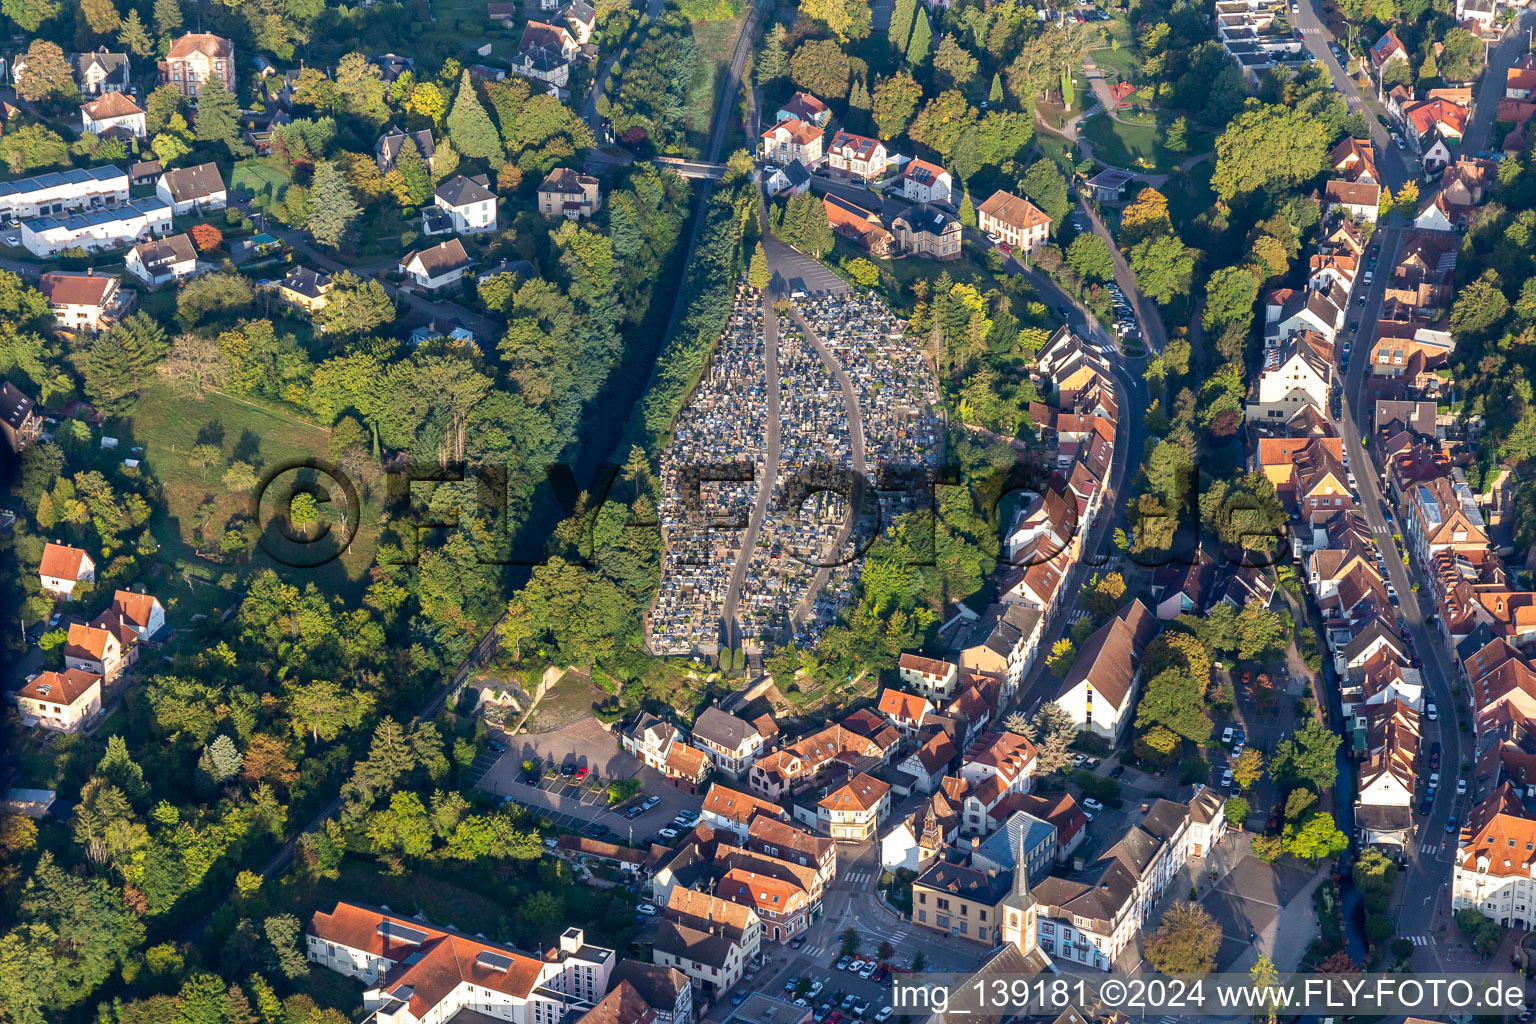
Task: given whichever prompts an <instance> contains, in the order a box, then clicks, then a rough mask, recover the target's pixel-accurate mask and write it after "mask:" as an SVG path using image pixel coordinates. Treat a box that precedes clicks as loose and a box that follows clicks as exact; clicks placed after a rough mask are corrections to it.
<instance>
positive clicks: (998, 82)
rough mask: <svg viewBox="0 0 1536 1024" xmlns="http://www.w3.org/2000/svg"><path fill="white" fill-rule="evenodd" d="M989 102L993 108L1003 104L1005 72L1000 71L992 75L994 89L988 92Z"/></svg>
mask: <svg viewBox="0 0 1536 1024" xmlns="http://www.w3.org/2000/svg"><path fill="white" fill-rule="evenodd" d="M987 103H988V105H990V106H991V107H992V108H993V109H996V108H998V107H1000V106H1002V105H1003V73H1002V72H1001V71H999V72H998V73H997V74H995V75H993V76H992V91H991V92H990V93H988V94H987Z"/></svg>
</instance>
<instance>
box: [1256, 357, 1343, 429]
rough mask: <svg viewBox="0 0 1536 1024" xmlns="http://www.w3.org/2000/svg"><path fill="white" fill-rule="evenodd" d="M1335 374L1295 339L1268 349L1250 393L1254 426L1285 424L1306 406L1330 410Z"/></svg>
mask: <svg viewBox="0 0 1536 1024" xmlns="http://www.w3.org/2000/svg"><path fill="white" fill-rule="evenodd" d="M1332 379H1333V371H1332V369H1331V368H1330V367H1329V366H1328V364H1327V363H1325V362H1323V361H1322V360H1321V359H1319V358H1318V357H1317V355H1316V354H1315V353H1313V352H1312V350H1311V349H1310V348H1309V347H1307V346H1304V345H1301V344H1298V343H1297V340H1296V338H1295V336H1294V335H1293V336H1291V337H1288V338H1286V339H1285V340H1283V341H1281V342H1280V343H1279V344H1277V345H1269V346H1266V347H1265V349H1264V365H1263V366H1262V367H1261V368H1260V370H1259V373H1258V375H1257V377H1255V379H1254V382H1253V385H1252V387H1250V389H1249V391H1248V403H1247V406H1246V407H1245V410H1244V414H1245V416H1246V417H1247V419H1248V422H1250V423H1274V422H1276V421H1277V420H1278V421H1280V422H1284V421H1286V420H1289V419H1290V418H1291V417H1292V416H1295V415H1296V413H1297V411H1298V410H1299V409H1300V408H1301V407H1302V406H1303V405H1310V406H1312V407H1313V408H1315V409H1326V408H1327V407H1328V390H1329V387H1330V384H1331V382H1332Z"/></svg>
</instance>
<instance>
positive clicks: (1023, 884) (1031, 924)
mask: <svg viewBox="0 0 1536 1024" xmlns="http://www.w3.org/2000/svg"><path fill="white" fill-rule="evenodd" d="M1010 820H1017V821H1018V824H1019V839H1018V848H1017V849H1016V850H1014V856H1013V889H1012V891H1011V892H1009V893H1008V895H1007V896H1004V897H1003V941H1004V942H1011V943H1013V944H1014V945H1015V946H1017V947H1018V948H1019V952H1021V953H1029V952H1030V951H1031V950H1033V949H1034V948H1035V940H1036V935H1035V898H1034V897H1033V896H1031V895H1030V892H1029V861H1028V859H1027V858H1026V856H1025V849H1024V844H1025V839H1026V838H1027V837H1028V835H1029V822H1030V819H1029V818H1028V817H1025V816H1024V815H1022V814H1016V815H1014V816H1013V818H1012V819H1010ZM1003 827H1004V828H1007V827H1008V822H1004V823H1003Z"/></svg>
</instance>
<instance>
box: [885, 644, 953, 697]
mask: <svg viewBox="0 0 1536 1024" xmlns="http://www.w3.org/2000/svg"><path fill="white" fill-rule="evenodd" d="M959 672H960V670H959V666H957V665H955V664H954V663H953V662H949V661H940V660H939V659H937V658H924V657H922V656H921V655H917V654H903V655H902V656H901V657H900V659H898V660H897V662H896V673H897V675H898V676H900V678H901V682H902V685H903V686H906V687H907V688H908V689H912V690H916V691H917V692H918V693H920V694H922V695H923V696H925V697H930V698H933V699H934V700H948V699H949V698H950V697H952V696H953V695H954V692H955V683H956V681H957V680H958V679H959Z"/></svg>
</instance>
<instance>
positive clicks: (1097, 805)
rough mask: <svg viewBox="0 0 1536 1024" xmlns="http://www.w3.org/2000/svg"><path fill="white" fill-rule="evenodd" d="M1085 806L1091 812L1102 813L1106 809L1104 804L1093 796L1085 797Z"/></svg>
mask: <svg viewBox="0 0 1536 1024" xmlns="http://www.w3.org/2000/svg"><path fill="white" fill-rule="evenodd" d="M1083 806H1084V807H1086V808H1088V810H1090V811H1102V810H1103V809H1104V805H1103V803H1101V802H1100V801H1098V800H1096V799H1094V798H1093V797H1091V796H1085V797H1083Z"/></svg>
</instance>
